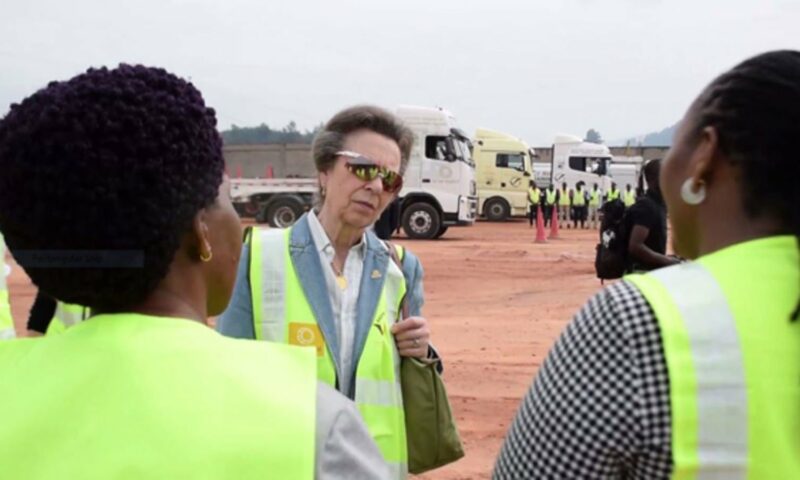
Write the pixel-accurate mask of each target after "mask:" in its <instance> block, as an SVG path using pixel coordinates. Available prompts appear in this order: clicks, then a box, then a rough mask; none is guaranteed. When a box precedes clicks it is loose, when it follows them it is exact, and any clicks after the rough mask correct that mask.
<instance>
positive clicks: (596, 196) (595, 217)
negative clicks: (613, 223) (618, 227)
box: [589, 183, 603, 228]
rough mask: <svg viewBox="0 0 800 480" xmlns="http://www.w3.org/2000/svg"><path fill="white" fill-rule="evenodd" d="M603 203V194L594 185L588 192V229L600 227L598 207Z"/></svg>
mask: <svg viewBox="0 0 800 480" xmlns="http://www.w3.org/2000/svg"><path fill="white" fill-rule="evenodd" d="M602 203H603V192H601V191H600V188H599V187H598V185H597V184H596V183H595V184H594V185H593V186H592V190H591V191H590V192H589V228H599V227H600V217H599V212H600V205H601V204H602Z"/></svg>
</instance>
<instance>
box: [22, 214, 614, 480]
mask: <svg viewBox="0 0 800 480" xmlns="http://www.w3.org/2000/svg"><path fill="white" fill-rule="evenodd" d="M534 236H535V230H532V229H529V228H528V224H527V222H522V221H516V222H508V223H499V224H496V223H478V224H477V225H475V226H474V227H471V228H451V229H450V230H449V231H448V232H447V234H446V235H445V236H444V237H443V238H442V239H440V240H436V241H409V240H405V239H397V241H398V242H399V243H401V244H403V245H405V246H407V247H408V248H410V249H411V250H412V251H413V252H414V253H416V254H417V255H418V256H419V257H420V259H421V260H422V263H423V266H424V267H425V295H426V305H425V309H424V312H425V316H426V317H428V319H429V321H430V324H431V328H432V331H433V333H432V340H433V342H434V344H435V345H436V347H437V348H438V349H439V350H440V352H441V354H442V357H443V358H444V361H445V380H446V383H447V387H448V390H449V394H450V397H451V402H452V405H453V409H454V411H455V415H456V417H457V419H458V422H459V427H460V431H461V434H462V438H463V440H464V443H465V446H466V449H467V456H466V457H465V458H464V459H462V460H461V461H459V462H457V463H455V464H453V465H451V466H448V467H445V468H442V469H439V470H436V471H435V472H432V473H429V474H427V475H423V476H421V477H420V478H424V479H479V478H488V477H489V475H490V472H491V468H492V465H493V463H494V460H495V457H496V455H497V452H498V450H499V448H500V444H501V443H502V440H503V437H504V435H505V432H506V430H507V428H508V425H509V423H510V421H511V419H512V417H513V415H514V412H515V411H516V408H517V405H518V403H519V400H520V398H521V397H522V395H523V394H524V393H525V391H526V390H527V388H528V386H529V385H530V382H531V379H532V378H533V375H534V373H535V372H536V370H537V368H538V367H539V365H540V364H541V362H542V361H543V359H544V356H545V355H546V353H547V350H548V349H549V347H550V345H551V344H552V343H553V341H554V340H555V338H556V337H557V336H558V334H559V332H560V331H561V330H562V329H563V327H564V326H565V325H566V323H567V322H568V321H569V319H570V318H571V316H572V315H573V314H574V313H575V311H576V310H577V309H578V308H579V307H580V306H581V305H582V304H583V303H584V301H585V300H586V299H587V298H588V297H589V296H590V295H591V294H592V293H593V292H596V291H597V290H598V289H599V288H600V283H599V281H598V280H597V279H596V278H595V277H594V269H593V260H594V244H595V243H596V241H597V234H596V232H594V231H573V230H562V231H561V237H562V239H560V240H552V241H550V242H549V243H547V244H535V243H534V242H533V239H534ZM9 280H10V281H9V285H10V294H11V302H12V311H13V314H14V319H15V320H16V322H17V328H18V331H20V332H21V331H23V323H24V320H25V319H26V318H27V312H28V309H29V308H30V305H31V303H32V302H33V297H34V293H35V289H34V287H33V286H32V285H31V284H30V281H29V280H28V278H27V277H26V276H25V274H24V272H23V271H22V270H21V269H20V268H18V267H17V266H16V265H13V271H12V274H11V277H10V279H9Z"/></svg>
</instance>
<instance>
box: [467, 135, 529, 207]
mask: <svg viewBox="0 0 800 480" xmlns="http://www.w3.org/2000/svg"><path fill="white" fill-rule="evenodd" d="M473 145H474V151H473V157H474V160H475V170H476V171H475V173H476V181H477V184H478V212H480V213H481V215H483V216H484V217H485V218H487V219H488V220H492V221H501V220H505V219H507V218H509V217H511V216H524V215H525V214H526V213H527V211H528V183H529V182H530V180H531V178H532V177H531V155H532V154H533V152H532V149H530V148H529V147H528V145H527V144H526V143H525V142H523V141H522V140H520V139H519V138H517V137H514V136H511V135H509V134H506V133H501V132H496V131H494V130H488V129H485V128H479V129H477V130H476V131H475V138H474V141H473Z"/></svg>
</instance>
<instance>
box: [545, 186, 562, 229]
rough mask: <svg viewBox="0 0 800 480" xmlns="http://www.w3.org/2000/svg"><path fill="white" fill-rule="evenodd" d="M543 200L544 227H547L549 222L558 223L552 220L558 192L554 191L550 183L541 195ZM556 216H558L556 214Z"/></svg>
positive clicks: (556, 219)
mask: <svg viewBox="0 0 800 480" xmlns="http://www.w3.org/2000/svg"><path fill="white" fill-rule="evenodd" d="M543 199H544V225H545V226H549V225H550V222H552V221H558V218H555V219H554V218H553V209H554V207H555V206H556V204H557V203H558V191H557V190H556V189H555V187H554V186H553V184H552V183H551V184H550V185H548V187H547V188H546V189H545V191H544V194H543ZM556 216H558V214H557V213H556Z"/></svg>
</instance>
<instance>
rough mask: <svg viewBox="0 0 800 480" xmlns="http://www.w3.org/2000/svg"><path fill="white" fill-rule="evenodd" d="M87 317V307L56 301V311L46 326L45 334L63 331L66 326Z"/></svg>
mask: <svg viewBox="0 0 800 480" xmlns="http://www.w3.org/2000/svg"><path fill="white" fill-rule="evenodd" d="M87 318H89V309H88V308H86V307H84V306H81V305H75V304H70V303H64V302H57V303H56V313H55V315H53V319H52V320H51V321H50V325H48V326H47V335H53V334H58V333H63V332H64V331H65V330H66V329H67V328H69V327H71V326H73V325H75V324H77V323H80V322H82V321H84V320H86V319H87Z"/></svg>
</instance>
